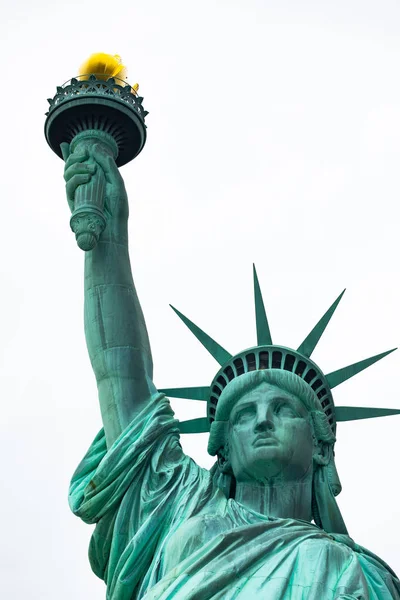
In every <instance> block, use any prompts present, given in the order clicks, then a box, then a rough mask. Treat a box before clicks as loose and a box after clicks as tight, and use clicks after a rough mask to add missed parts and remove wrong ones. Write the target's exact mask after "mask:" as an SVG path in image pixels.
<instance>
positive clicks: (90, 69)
mask: <svg viewBox="0 0 400 600" xmlns="http://www.w3.org/2000/svg"><path fill="white" fill-rule="evenodd" d="M92 73H93V74H94V75H96V77H97V78H98V79H102V80H103V81H106V80H107V79H109V78H110V77H117V78H118V79H122V80H123V81H124V82H125V85H128V82H127V81H126V79H127V77H128V71H127V68H126V67H125V65H123V64H122V59H121V57H120V56H119V54H114V55H112V54H105V53H104V52H96V53H95V54H91V55H90V56H89V58H88V59H87V60H85V62H84V63H82V65H81V67H80V69H79V77H78V79H80V80H85V79H89V75H91V74H92ZM138 89H139V84H138V83H135V85H133V86H132V91H133V92H134V93H135V94H136V93H137V91H138Z"/></svg>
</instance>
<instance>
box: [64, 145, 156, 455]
mask: <svg viewBox="0 0 400 600" xmlns="http://www.w3.org/2000/svg"><path fill="white" fill-rule="evenodd" d="M63 152H64V155H68V148H67V147H66V146H65V145H64V148H63ZM91 152H92V158H94V160H95V162H96V164H95V165H90V164H87V163H85V161H86V160H87V159H88V155H78V156H76V155H74V154H71V155H70V156H69V157H68V158H67V160H66V164H65V173H64V177H65V180H66V182H67V183H66V190H67V199H68V203H69V205H70V208H71V210H73V208H74V195H75V190H76V188H77V187H78V185H85V183H88V181H89V180H90V178H91V177H94V178H95V177H96V171H97V169H102V170H103V172H104V174H105V177H106V206H105V209H106V218H107V225H106V228H105V230H104V232H103V233H102V235H101V237H100V240H99V243H98V244H97V246H96V247H95V248H94V249H93V250H91V251H90V252H86V253H85V335H86V343H87V347H88V350H89V356H90V360H91V363H92V367H93V370H94V373H95V376H96V380H97V387H98V391H99V400H100V408H101V414H102V419H103V425H104V430H105V434H106V439H107V445H108V446H110V445H111V444H112V443H113V442H114V441H115V439H116V438H117V437H118V436H119V434H120V433H121V432H122V431H123V429H124V428H125V427H126V426H127V425H128V424H129V423H130V422H131V420H132V417H133V416H134V415H135V413H137V412H138V411H140V410H141V408H143V404H144V403H145V402H146V401H147V400H148V399H149V398H150V396H151V394H152V393H153V392H154V391H155V388H154V385H153V383H152V376H153V365H152V358H151V351H150V344H149V339H148V335H147V330H146V324H145V321H144V318H143V313H142V309H141V307H140V304H139V300H138V297H137V294H136V290H135V286H134V283H133V279H132V271H131V266H130V260H129V250H128V213H129V210H128V199H127V195H126V191H125V186H124V182H123V179H122V177H121V175H120V173H119V171H118V168H117V166H116V164H115V162H114V159H113V158H112V156H110V155H109V154H108V153H107V152H106V150H105V149H103V148H102V147H101V146H94V147H93V150H92V151H91Z"/></svg>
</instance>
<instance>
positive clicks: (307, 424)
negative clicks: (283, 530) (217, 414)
mask: <svg viewBox="0 0 400 600" xmlns="http://www.w3.org/2000/svg"><path fill="white" fill-rule="evenodd" d="M314 449H315V446H314V440H313V430H312V425H311V420H310V418H309V413H308V411H307V409H306V408H305V406H304V405H303V404H302V402H301V401H300V400H299V399H298V398H297V397H296V396H294V395H292V394H290V393H288V392H285V391H283V390H281V389H280V388H278V387H276V386H274V385H271V384H268V383H263V384H262V385H260V386H259V387H257V388H256V389H254V390H252V391H250V392H248V393H246V394H245V395H243V396H242V398H241V399H240V400H239V401H238V402H237V403H236V404H235V406H234V408H233V409H232V412H231V415H230V432H229V462H230V464H231V468H232V471H233V474H234V476H235V478H236V480H237V481H254V480H256V481H260V482H267V481H271V480H272V481H300V480H302V479H303V478H304V477H305V476H306V475H307V473H310V471H311V472H312V459H313V453H314Z"/></svg>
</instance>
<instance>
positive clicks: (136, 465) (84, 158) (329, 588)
mask: <svg viewBox="0 0 400 600" xmlns="http://www.w3.org/2000/svg"><path fill="white" fill-rule="evenodd" d="M62 153H63V156H64V159H65V160H66V163H65V174H64V176H65V180H66V192H67V199H68V202H69V206H70V208H71V211H73V212H74V211H75V209H76V206H75V203H76V198H77V194H78V191H79V190H81V191H82V190H84V189H85V186H90V185H92V184H94V183H95V182H96V178H99V177H101V178H104V181H105V184H104V197H105V207H104V215H105V225H104V229H103V231H102V232H101V233H100V234H99V237H98V242H97V244H95V245H94V247H93V248H92V249H91V250H89V251H88V252H86V253H85V292H84V293H85V300H84V302H85V308H84V315H85V334H86V341H87V346H88V351H89V355H90V359H91V364H92V367H93V370H94V374H95V376H96V380H97V386H98V395H99V401H100V407H101V414H102V420H103V425H104V428H103V429H102V430H101V432H100V433H99V434H98V435H97V437H96V438H95V440H94V441H93V443H92V445H91V446H90V448H89V450H88V452H87V454H86V456H85V457H84V458H83V460H82V462H81V463H80V465H79V466H78V468H77V470H76V472H75V474H74V476H73V478H72V482H71V488H70V506H71V508H72V510H73V512H74V513H75V514H76V515H78V516H79V517H80V518H81V519H83V520H84V521H85V522H87V523H91V524H95V525H96V527H95V530H94V533H93V535H92V539H91V543H90V550H89V557H90V563H91V566H92V569H93V571H94V572H95V574H96V575H97V576H98V577H100V578H102V579H103V580H104V581H105V583H106V585H107V598H108V599H109V600H133V599H138V600H139V599H140V600H211V599H212V600H234V599H235V600H248V599H249V598H254V599H264V598H268V599H274V600H305V599H307V600H321V599H323V600H338V599H342V600H345V599H347V600H368V599H371V600H372V599H376V600H384V599H392V598H394V599H400V581H399V580H398V578H397V577H396V575H395V573H394V572H393V571H392V570H391V569H390V567H389V566H388V565H387V564H385V563H384V562H383V561H382V560H381V559H380V558H379V557H377V556H375V555H374V554H373V553H372V552H370V551H369V550H367V549H365V548H363V547H361V546H359V545H358V544H357V543H356V541H354V540H353V539H352V538H351V537H350V536H349V535H348V531H347V529H346V525H345V523H344V520H343V518H342V515H341V513H340V510H339V507H338V504H337V501H336V496H337V495H338V494H339V492H340V490H341V486H340V480H339V476H338V473H337V471H336V468H335V459H334V445H335V441H336V423H337V421H345V420H352V419H363V418H370V417H378V416H384V415H390V414H396V413H400V410H393V409H384V408H376V409H372V408H362V407H358V408H350V407H335V406H334V403H333V397H332V389H333V388H334V387H336V386H337V385H339V384H340V383H342V382H343V381H345V380H347V379H349V378H350V377H352V376H353V375H355V374H357V373H359V372H360V371H362V370H363V369H365V368H367V367H369V366H370V365H372V364H373V363H375V362H376V361H378V360H379V359H380V358H383V357H384V356H386V355H387V354H388V352H384V353H382V354H379V355H376V356H374V357H372V358H369V359H365V360H362V361H360V362H359V363H355V364H353V365H350V366H348V367H345V368H343V369H340V370H338V371H335V372H333V373H330V374H327V375H325V374H324V373H323V372H322V370H321V369H320V368H319V367H318V366H317V365H316V364H315V363H314V362H313V361H312V360H311V358H310V357H311V354H312V352H313V350H314V349H315V347H316V345H317V343H318V341H319V339H320V337H321V335H322V333H323V332H324V330H325V328H326V326H327V324H328V322H329V320H330V318H331V317H332V315H333V313H334V311H335V309H336V307H337V305H338V303H339V301H340V299H341V297H342V294H341V295H340V296H339V298H338V299H337V300H336V301H335V302H334V303H333V304H332V306H331V307H330V308H329V309H328V310H327V312H326V313H325V314H324V315H323V316H322V318H321V319H320V320H319V321H318V323H317V324H316V326H315V327H314V328H313V330H312V331H311V332H310V333H309V335H308V336H307V337H306V338H305V340H304V341H303V342H302V343H301V344H300V346H299V347H298V348H297V349H296V350H293V349H290V348H286V347H284V346H280V345H276V344H274V343H273V342H272V339H271V334H270V329H269V325H268V320H267V316H266V311H265V308H264V303H263V299H262V295H261V290H260V286H259V282H258V279H257V274H256V271H255V269H254V291H255V309H256V325H257V345H256V346H254V347H253V348H250V349H247V350H245V351H243V352H240V353H239V354H237V355H234V356H233V355H231V354H230V353H229V352H228V351H227V350H225V349H224V348H222V347H221V346H220V345H219V344H218V343H217V342H216V341H214V340H213V339H212V338H211V337H210V336H209V335H207V334H206V333H205V332H204V331H202V330H201V329H200V328H199V327H198V326H197V325H195V324H194V323H193V322H192V321H190V320H189V319H187V317H185V316H184V315H183V314H182V313H180V312H179V311H176V312H177V314H178V316H179V317H180V318H181V319H182V320H183V322H184V323H185V324H186V325H187V326H188V327H189V329H190V330H191V331H192V333H193V334H194V335H195V336H196V337H197V338H198V339H199V341H200V342H201V343H202V344H203V346H204V347H205V348H206V349H207V350H208V351H209V352H210V353H211V354H212V355H213V357H214V358H215V359H216V361H217V362H218V363H219V365H220V369H219V371H218V373H217V374H216V376H215V378H214V380H213V381H212V383H211V385H209V386H205V387H199V388H174V389H169V390H165V389H164V390H160V389H157V388H156V387H155V384H154V382H153V376H152V357H151V350H150V344H149V339H148V335H147V331H146V325H145V321H144V317H143V313H142V310H141V307H140V303H139V299H138V297H137V294H136V291H135V286H134V282H133V277H132V272H131V266H130V260H129V250H128V199H127V194H126V191H125V187H124V183H123V180H122V177H121V175H120V172H119V170H118V167H117V165H116V161H115V156H113V154H112V152H111V151H110V150H109V149H108V147H107V145H105V144H102V143H93V144H92V145H86V146H84V145H83V146H81V147H75V148H74V147H72V146H71V147H70V146H69V145H68V144H67V143H63V144H62ZM167 396H174V397H181V398H185V399H198V400H205V401H206V403H207V417H206V418H204V419H194V420H191V421H187V422H183V423H180V422H179V421H178V420H176V419H175V417H174V414H173V411H172V409H171V407H170V404H169V401H168V399H167ZM200 431H203V432H204V431H209V432H210V433H209V442H208V452H209V453H210V454H211V455H213V456H215V457H216V462H215V465H214V467H213V468H212V469H211V470H210V471H208V470H206V469H203V468H201V467H199V466H198V465H197V464H196V463H195V462H194V461H193V460H192V459H191V458H190V457H189V456H186V455H185V454H184V453H183V451H182V448H181V445H180V441H179V435H180V432H186V433H191V432H200Z"/></svg>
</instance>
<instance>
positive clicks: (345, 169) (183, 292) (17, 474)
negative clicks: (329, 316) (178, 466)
mask: <svg viewBox="0 0 400 600" xmlns="http://www.w3.org/2000/svg"><path fill="white" fill-rule="evenodd" d="M0 40H1V41H0V48H1V55H2V56H3V58H4V62H3V66H2V81H3V85H2V94H1V98H0V102H1V116H2V120H1V150H0V152H1V172H2V178H1V221H2V227H1V236H0V257H1V260H0V271H1V312H0V334H1V339H2V344H1V346H0V392H1V398H2V410H1V415H0V421H1V431H0V444H1V457H2V461H1V465H2V466H1V489H0V494H1V496H0V497H1V501H0V502H1V515H2V525H1V538H2V543H1V544H0V570H1V576H0V581H1V595H2V597H4V598H7V600H14V599H18V600H19V599H22V598H26V597H28V598H30V599H31V600H54V598H57V600H71V598H74V599H76V600H97V599H102V598H104V597H105V587H104V584H103V582H102V581H100V580H98V579H97V578H96V577H95V575H93V574H92V573H91V570H90V567H89V563H88V560H87V548H88V543H89V538H90V534H91V527H89V526H88V525H85V524H83V523H82V522H80V521H79V520H78V519H76V518H75V517H74V516H73V515H72V514H71V513H70V512H69V508H68V504H67V492H68V483H69V479H70V477H71V475H72V472H73V471H74V469H75V467H76V465H77V463H78V461H79V460H80V458H81V457H82V455H83V453H84V452H85V450H86V448H87V447H88V445H89V443H90V442H91V440H92V438H93V437H94V435H95V434H96V432H97V431H98V429H99V428H100V427H101V420H100V413H99V408H98V402H97V391H96V385H95V380H94V376H93V374H92V371H91V367H90V364H89V359H88V357H87V352H86V347H85V339H84V333H83V317H82V312H83V254H82V252H81V251H80V250H79V249H78V248H77V246H76V243H75V240H74V236H73V234H72V233H71V231H70V228H69V211H68V207H67V203H66V200H65V192H64V182H63V177H62V173H63V163H62V161H61V160H60V159H59V158H58V157H56V156H55V154H53V153H52V152H51V150H50V149H49V147H48V146H47V144H46V142H45V139H44V135H43V124H44V119H45V117H44V113H45V112H46V111H47V102H46V98H48V97H51V96H53V95H54V93H55V88H56V86H57V85H60V84H62V83H63V82H64V81H66V80H67V79H70V78H71V77H72V76H74V75H76V74H77V72H78V69H79V66H80V64H81V63H82V61H83V60H84V59H85V58H87V57H88V55H90V54H91V53H93V52H98V51H100V52H109V53H112V54H114V53H118V54H120V55H121V56H122V57H123V60H124V62H125V63H126V65H127V67H128V72H129V80H130V82H131V83H135V82H136V81H138V82H139V83H140V92H141V94H142V95H143V96H144V99H145V100H144V106H145V108H146V110H148V111H149V115H148V117H147V119H146V122H147V124H148V139H147V143H146V146H145V148H144V150H143V152H142V153H141V155H140V156H139V157H138V158H137V159H135V161H134V162H132V163H130V164H128V165H127V166H125V167H123V168H122V170H121V172H122V175H123V177H124V179H125V182H126V186H127V190H128V195H129V200H130V211H131V218H130V251H131V258H132V265H133V272H134V279H135V282H136V284H137V289H138V293H139V296H140V299H141V302H142V306H143V310H144V313H145V317H146V321H147V325H148V329H149V334H150V339H151V344H152V350H153V357H154V364H155V383H156V385H158V386H159V387H175V386H186V385H187V386H193V385H209V383H210V382H211V380H212V378H213V376H214V375H215V373H216V371H217V370H218V365H217V364H216V362H215V361H214V360H213V359H212V358H211V357H210V356H209V355H207V353H206V351H205V350H204V349H203V348H202V347H201V345H200V344H199V343H198V342H197V340H196V339H195V338H194V337H193V336H192V335H191V334H190V332H189V331H188V330H186V328H185V326H184V325H183V324H182V323H181V322H180V321H179V319H178V318H177V317H176V315H175V314H174V313H173V312H172V311H171V309H170V308H169V307H168V303H169V302H171V303H172V304H173V305H174V306H176V307H177V308H178V309H180V310H181V311H182V312H183V313H184V314H186V315H187V316H188V317H189V318H191V319H192V320H194V321H195V322H196V323H197V324H198V325H199V326H200V327H202V328H204V329H205V331H207V332H208V333H209V334H210V335H211V336H212V337H214V338H215V339H216V340H217V341H218V342H219V343H220V344H221V345H223V346H224V347H225V348H226V349H227V350H228V351H230V352H231V353H236V352H238V351H240V350H243V349H244V348H246V347H249V346H251V345H253V344H255V342H256V333H255V324H254V308H253V298H252V263H253V262H255V263H256V266H257V270H258V275H259V279H260V284H261V288H262V290H263V295H264V300H265V304H266V307H267V311H268V315H269V321H270V327H271V333H272V336H273V340H274V341H275V342H276V343H280V344H283V345H286V346H291V347H297V346H298V345H299V344H300V342H301V341H302V340H303V339H304V337H305V336H306V335H307V334H308V332H309V331H310V330H311V328H312V327H313V325H314V324H315V323H316V321H317V320H318V319H319V318H320V317H321V315H322V314H323V312H324V311H325V310H326V309H327V308H328V306H329V305H330V304H331V303H332V302H333V300H334V299H335V298H336V297H337V296H338V294H339V293H340V292H341V290H342V289H343V288H344V287H347V292H346V294H345V296H344V298H343V300H342V303H341V305H340V306H339V308H338V310H337V313H336V314H335V317H334V319H333V320H332V322H331V324H330V325H329V327H328V329H327V331H326V333H325V335H324V337H323V338H322V340H321V342H320V344H319V346H318V348H317V349H316V351H315V354H314V355H313V358H314V360H315V361H316V362H317V364H318V365H319V366H320V367H321V368H322V370H323V371H324V372H325V373H327V372H330V371H333V370H335V369H337V368H340V367H342V366H345V365H347V364H349V363H352V362H355V361H357V360H360V359H362V358H365V357H367V356H370V355H373V354H376V353H378V352H381V351H384V350H386V349H389V348H392V347H394V346H396V345H399V344H400V317H399V306H400V274H399V267H398V263H399V209H398V205H399V202H400V177H399V164H400V78H399V68H400V4H399V3H398V2H396V1H394V0H393V1H389V0H379V1H378V0H374V1H366V0H362V1H361V0H359V1H356V0H336V1H335V2H325V1H321V0H318V1H315V2H311V1H307V0H304V1H302V0H296V1H293V2H289V1H288V0H281V1H280V2H272V1H270V0H263V1H261V0H260V1H256V0H240V1H236V2H235V1H230V2H228V1H222V0H219V1H214V2H212V1H210V0H203V2H196V3H194V2H190V1H187V0H186V1H183V0H180V1H178V0H169V1H168V2H166V1H165V0H164V1H162V0H161V1H155V0H146V1H144V2H143V1H142V2H139V1H137V0H131V1H129V2H128V1H125V0H121V1H120V2H119V3H116V2H113V3H112V2H105V1H104V0H98V1H97V2H96V3H94V2H86V3H83V4H82V3H81V2H80V1H79V2H78V0H71V1H70V2H65V3H63V4H61V3H57V1H54V0H53V2H49V1H44V0H37V1H36V2H28V0H19V1H18V2H12V3H11V2H10V3H7V4H5V5H4V7H2V19H1V24H0ZM399 374H400V353H399V352H398V353H394V354H392V355H391V356H389V357H388V358H386V359H384V360H383V361H382V362H380V363H378V364H376V365H374V366H373V367H371V368H370V369H369V370H368V372H364V373H363V374H360V375H358V376H357V377H355V378H354V379H352V380H351V381H349V382H347V383H345V384H343V385H342V386H341V387H340V388H337V389H336V390H335V394H334V398H335V402H336V404H337V405H361V406H385V407H397V408H400V389H399ZM173 406H174V409H175V410H176V413H177V416H178V417H180V418H182V419H184V418H190V417H197V416H203V415H204V405H203V404H202V403H196V402H191V403H188V402H185V401H183V400H177V401H173ZM399 430H400V416H398V417H389V418H384V419H375V420H371V421H362V422H360V421H359V422H356V423H345V424H339V426H338V436H337V437H338V442H337V444H336V457H337V467H338V471H339V474H340V477H341V480H342V484H343V492H342V494H341V495H340V496H339V499H338V500H339V505H340V508H341V510H342V514H343V516H344V518H345V520H346V523H347V526H348V529H349V533H350V535H351V536H352V537H353V538H354V539H355V540H356V541H357V542H358V543H359V544H362V545H364V546H366V547H368V548H369V549H371V550H372V551H373V552H375V553H376V554H378V555H379V556H381V557H382V558H383V559H384V560H386V561H387V562H388V563H389V564H390V565H391V566H392V568H393V569H394V570H395V571H397V572H400V547H399V543H398V540H399V537H400V509H399V495H400V483H399V474H398V472H399V466H398V465H399V438H400V436H399ZM183 444H184V448H185V450H186V451H187V452H188V453H189V454H190V455H191V456H192V457H193V458H195V459H196V460H197V461H198V463H199V464H201V465H203V466H210V465H211V464H212V459H211V458H210V457H208V455H207V453H206V436H205V435H196V436H191V437H189V436H186V437H185V438H184V439H183Z"/></svg>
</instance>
